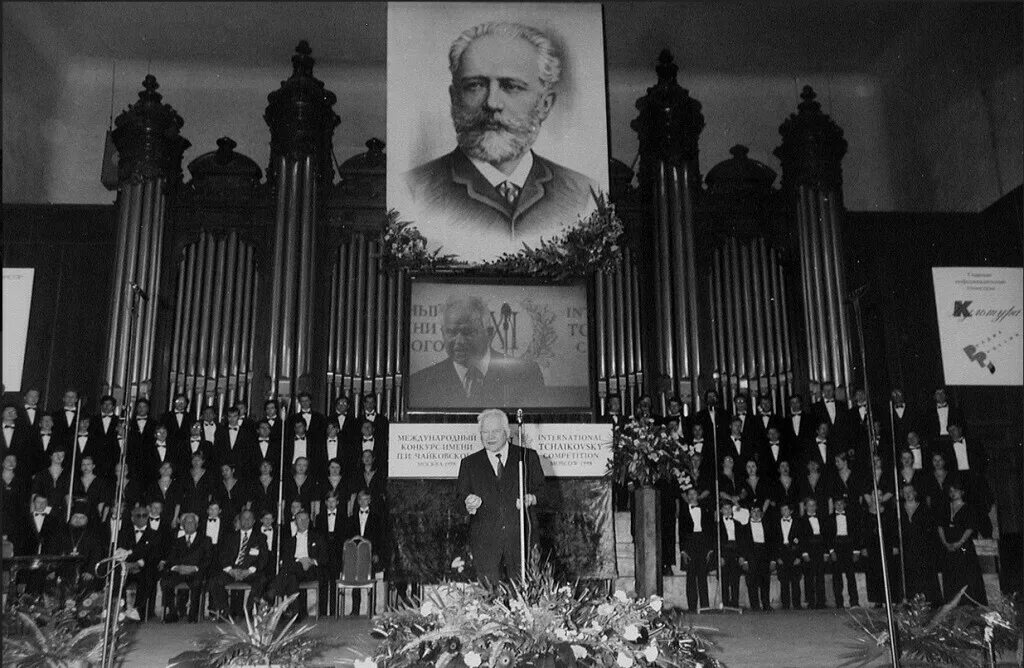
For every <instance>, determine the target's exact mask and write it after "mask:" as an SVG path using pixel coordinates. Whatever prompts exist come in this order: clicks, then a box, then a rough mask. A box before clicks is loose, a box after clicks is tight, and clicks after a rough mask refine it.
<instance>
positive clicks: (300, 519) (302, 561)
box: [264, 511, 327, 621]
mask: <svg viewBox="0 0 1024 668" xmlns="http://www.w3.org/2000/svg"><path fill="white" fill-rule="evenodd" d="M295 525H296V532H295V535H294V536H291V537H289V538H288V539H286V540H285V541H282V543H281V553H280V567H279V570H278V573H277V577H275V578H274V580H273V582H271V583H270V586H268V587H267V591H266V594H265V596H264V597H265V598H266V599H267V601H269V602H273V601H274V599H275V598H277V597H278V596H281V597H287V596H291V595H292V594H294V593H296V592H299V596H298V598H296V599H295V600H294V601H292V604H291V605H290V606H289V611H290V614H294V615H298V618H299V620H300V621H301V620H302V619H304V618H305V617H306V608H307V605H306V591H305V590H304V589H303V590H301V591H300V590H299V584H300V583H302V582H309V581H311V580H315V581H317V583H318V585H317V588H318V590H320V589H322V587H321V586H320V584H322V583H321V580H322V578H323V576H324V571H325V567H326V564H327V539H326V538H324V537H323V535H321V534H320V532H318V531H315V530H310V528H309V513H308V512H306V511H300V512H299V513H298V514H297V515H296V516H295Z"/></svg>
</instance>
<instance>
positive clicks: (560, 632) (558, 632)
mask: <svg viewBox="0 0 1024 668" xmlns="http://www.w3.org/2000/svg"><path fill="white" fill-rule="evenodd" d="M555 637H556V638H558V639H559V640H568V639H569V631H567V630H566V628H565V627H564V626H559V627H558V628H557V629H555Z"/></svg>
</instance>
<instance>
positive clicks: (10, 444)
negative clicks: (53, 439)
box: [0, 406, 32, 458]
mask: <svg viewBox="0 0 1024 668" xmlns="http://www.w3.org/2000/svg"><path fill="white" fill-rule="evenodd" d="M31 431H32V430H31V427H28V426H27V425H24V424H21V423H19V422H18V409H17V408H15V407H14V406H5V407H4V410H3V415H2V417H0V458H2V457H3V456H4V455H6V454H7V453H8V452H12V453H14V454H15V455H19V454H22V452H23V451H25V450H26V446H27V445H28V443H30V442H31V440H32V439H31Z"/></svg>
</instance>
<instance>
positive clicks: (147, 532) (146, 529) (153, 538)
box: [117, 508, 170, 619]
mask: <svg viewBox="0 0 1024 668" xmlns="http://www.w3.org/2000/svg"><path fill="white" fill-rule="evenodd" d="M169 536H170V534H169V533H168V532H161V531H159V530H154V529H153V528H151V527H150V526H149V513H148V512H146V510H145V509H144V508H136V509H135V510H133V511H132V522H131V524H130V525H129V526H127V527H125V528H124V529H122V530H121V531H120V532H119V533H118V536H117V546H118V547H119V548H122V549H125V550H128V552H129V554H128V557H127V559H126V560H125V562H124V566H125V568H127V569H128V579H127V580H126V582H127V583H128V584H133V583H134V584H135V587H136V592H135V604H136V607H137V608H138V609H139V610H140V611H141V613H142V614H145V615H146V618H147V619H148V618H149V617H150V616H152V614H153V607H154V603H155V598H154V594H155V592H156V581H157V575H158V569H157V566H158V565H159V563H160V560H161V559H162V555H163V553H164V545H163V544H162V543H163V541H164V540H165V539H167V538H169ZM165 600H166V599H165Z"/></svg>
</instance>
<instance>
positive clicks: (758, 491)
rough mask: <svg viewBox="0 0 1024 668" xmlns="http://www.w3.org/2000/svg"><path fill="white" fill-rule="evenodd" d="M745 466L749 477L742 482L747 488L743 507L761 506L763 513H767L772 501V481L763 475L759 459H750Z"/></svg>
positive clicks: (751, 508) (745, 488)
mask: <svg viewBox="0 0 1024 668" xmlns="http://www.w3.org/2000/svg"><path fill="white" fill-rule="evenodd" d="M744 468H745V469H746V473H747V477H746V478H744V479H743V482H742V483H741V485H742V487H743V489H744V490H746V498H745V499H744V500H743V507H744V508H747V509H750V510H753V509H754V508H760V509H761V512H762V513H767V512H768V508H769V507H770V506H771V503H772V499H771V494H772V485H771V482H770V481H769V480H768V479H766V478H764V477H762V476H761V474H760V472H759V468H758V465H757V461H755V460H753V459H748V460H747V463H746V465H745V467H744Z"/></svg>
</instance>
